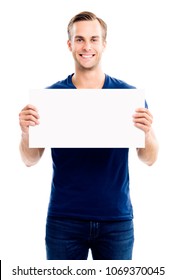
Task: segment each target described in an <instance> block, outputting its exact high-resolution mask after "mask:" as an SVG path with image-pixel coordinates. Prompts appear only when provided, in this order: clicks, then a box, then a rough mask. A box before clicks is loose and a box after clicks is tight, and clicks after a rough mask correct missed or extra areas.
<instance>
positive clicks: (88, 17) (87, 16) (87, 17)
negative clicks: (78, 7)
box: [67, 11, 107, 41]
mask: <svg viewBox="0 0 175 280" xmlns="http://www.w3.org/2000/svg"><path fill="white" fill-rule="evenodd" d="M93 20H98V22H99V23H100V25H101V28H102V31H103V39H104V41H105V40H106V37H107V24H106V23H105V22H104V21H103V20H102V19H101V18H99V17H97V16H96V15H95V14H93V13H91V12H87V11H85V12H81V13H79V14H77V15H75V16H74V17H73V18H72V19H71V20H70V21H69V24H68V26H67V33H68V38H69V40H70V39H71V29H72V26H73V24H74V23H75V22H78V21H93Z"/></svg>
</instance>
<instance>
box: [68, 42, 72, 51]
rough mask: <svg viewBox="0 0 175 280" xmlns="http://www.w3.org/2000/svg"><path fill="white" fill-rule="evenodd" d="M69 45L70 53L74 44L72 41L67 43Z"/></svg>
mask: <svg viewBox="0 0 175 280" xmlns="http://www.w3.org/2000/svg"><path fill="white" fill-rule="evenodd" d="M67 45H68V49H69V50H70V51H72V44H71V41H70V40H68V41H67Z"/></svg>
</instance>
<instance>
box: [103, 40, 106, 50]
mask: <svg viewBox="0 0 175 280" xmlns="http://www.w3.org/2000/svg"><path fill="white" fill-rule="evenodd" d="M106 46H107V42H106V41H104V42H103V52H104V51H105V49H106Z"/></svg>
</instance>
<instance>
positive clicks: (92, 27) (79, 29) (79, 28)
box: [71, 20, 102, 37]
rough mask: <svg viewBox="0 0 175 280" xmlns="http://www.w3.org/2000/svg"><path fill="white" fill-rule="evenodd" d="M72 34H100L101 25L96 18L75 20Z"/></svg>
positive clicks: (87, 35)
mask: <svg viewBox="0 0 175 280" xmlns="http://www.w3.org/2000/svg"><path fill="white" fill-rule="evenodd" d="M71 35H72V36H83V37H92V36H102V27H101V25H100V23H99V21H98V20H92V21H78V22H75V23H74V24H73V26H72V30H71Z"/></svg>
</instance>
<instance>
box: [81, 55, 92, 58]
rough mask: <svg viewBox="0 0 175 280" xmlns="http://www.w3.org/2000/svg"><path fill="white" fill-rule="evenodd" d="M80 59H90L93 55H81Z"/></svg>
mask: <svg viewBox="0 0 175 280" xmlns="http://www.w3.org/2000/svg"><path fill="white" fill-rule="evenodd" d="M82 57H84V58H90V57H93V55H92V54H91V55H85V54H82Z"/></svg>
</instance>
